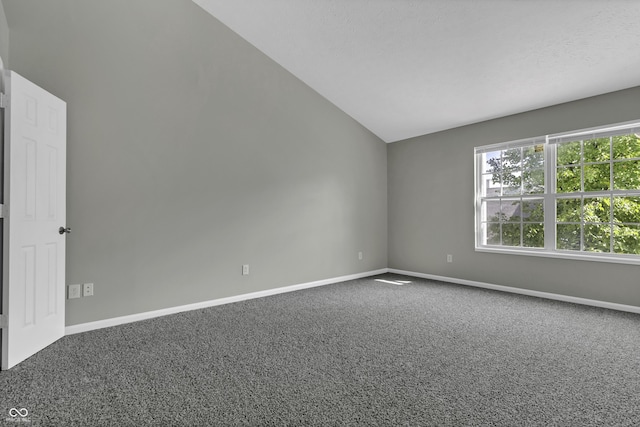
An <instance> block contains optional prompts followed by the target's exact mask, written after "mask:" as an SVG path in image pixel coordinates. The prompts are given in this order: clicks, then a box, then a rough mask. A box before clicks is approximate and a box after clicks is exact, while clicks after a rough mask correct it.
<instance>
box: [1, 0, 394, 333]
mask: <svg viewBox="0 0 640 427" xmlns="http://www.w3.org/2000/svg"><path fill="white" fill-rule="evenodd" d="M4 5H5V11H6V14H7V18H8V22H9V26H10V28H11V34H10V35H11V46H10V51H11V52H10V54H11V68H12V69H13V70H15V71H16V72H18V73H20V74H22V75H24V76H25V77H27V78H29V79H31V80H32V81H34V82H35V83H37V84H39V85H40V86H42V87H44V88H46V89H47V90H49V91H50V92H52V93H54V94H55V95H57V96H59V97H60V98H62V99H64V100H65V101H67V103H68V199H67V217H68V225H69V226H70V227H71V228H72V230H73V231H72V234H71V235H70V236H69V237H68V240H67V242H68V246H67V248H68V249H67V283H68V284H71V283H82V282H94V283H95V296H94V297H91V298H82V299H79V300H71V301H67V325H73V324H78V323H83V322H88V321H93V320H99V319H105V318H111V317H115V316H121V315H127V314H132V313H138V312H144V311H148V310H154V309H160V308H165V307H170V306H177V305H182V304H188V303H193V302H198V301H206V300H210V299H215V298H221V297H227V296H231V295H237V294H243V293H247V292H253V291H259V290H264V289H270V288H274V287H281V286H286V285H292V284H298V283H304V282H309V281H314V280H319V279H325V278H332V277H337V276H341V275H347V274H353V273H358V272H365V271H370V270H374V269H379V268H384V267H386V266H387V251H386V247H387V241H386V240H387V230H386V226H387V201H386V197H387V196H386V195H387V183H386V179H387V176H386V150H387V148H386V145H385V144H384V143H383V142H382V141H381V140H380V139H378V138H377V137H375V136H373V135H372V134H371V133H370V132H368V131H367V130H365V129H364V128H363V127H362V126H360V125H359V124H358V123H356V122H355V121H354V120H352V119H351V118H350V117H348V116H347V115H345V114H344V113H343V112H341V111H340V110H338V109H337V108H336V107H334V106H333V105H332V104H330V103H329V102H328V101H327V100H325V99H324V98H322V97H321V96H319V95H318V94H317V93H316V92H314V91H312V90H311V89H310V88H309V87H307V86H306V85H304V84H303V83H301V82H300V81H299V80H297V79H296V78H294V77H293V76H292V75H290V74H289V73H288V72H286V71H285V70H284V69H282V68H281V67H280V66H279V65H277V64H275V63H274V62H273V61H271V60H269V59H268V58H267V57H265V56H264V55H263V54H262V53H260V52H259V51H257V50H256V49H255V48H254V47H252V46H250V45H249V44H248V43H247V42H245V41H244V40H243V39H241V38H240V37H238V36H237V35H235V34H234V33H232V32H231V31H230V30H229V29H227V28H226V27H225V26H223V25H222V24H220V23H219V22H218V21H216V20H215V19H213V18H212V17H211V16H210V15H208V14H207V13H206V12H204V11H203V10H201V9H200V8H199V7H198V6H197V5H195V4H194V3H192V2H191V1H190V0H154V1H153V2H150V1H148V0H110V1H104V0H82V1H77V0H47V1H42V0H4ZM358 251H363V252H364V260H362V261H358V256H357V252H358ZM242 264H250V266H251V274H250V275H249V276H242V275H241V265H242Z"/></svg>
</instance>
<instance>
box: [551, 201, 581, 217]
mask: <svg viewBox="0 0 640 427" xmlns="http://www.w3.org/2000/svg"><path fill="white" fill-rule="evenodd" d="M580 211H581V206H580V199H558V200H556V221H557V222H580Z"/></svg>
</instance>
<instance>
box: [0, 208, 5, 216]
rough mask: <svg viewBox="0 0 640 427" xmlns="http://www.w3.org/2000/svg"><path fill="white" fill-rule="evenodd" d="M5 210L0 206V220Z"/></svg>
mask: <svg viewBox="0 0 640 427" xmlns="http://www.w3.org/2000/svg"><path fill="white" fill-rule="evenodd" d="M4 214H5V210H4V205H0V218H4Z"/></svg>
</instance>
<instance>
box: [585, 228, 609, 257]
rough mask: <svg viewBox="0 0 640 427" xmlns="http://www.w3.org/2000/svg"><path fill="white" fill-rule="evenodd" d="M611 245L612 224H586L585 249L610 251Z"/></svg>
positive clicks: (589, 250)
mask: <svg viewBox="0 0 640 427" xmlns="http://www.w3.org/2000/svg"><path fill="white" fill-rule="evenodd" d="M610 246H611V224H585V226H584V250H585V251H588V252H609V247H610Z"/></svg>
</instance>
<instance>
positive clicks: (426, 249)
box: [387, 87, 640, 306]
mask: <svg viewBox="0 0 640 427" xmlns="http://www.w3.org/2000/svg"><path fill="white" fill-rule="evenodd" d="M638 118H640V87H636V88H632V89H628V90H625V91H620V92H614V93H610V94H607V95H602V96H598V97H593V98H588V99H584V100H581V101H576V102H571V103H567V104H562V105H558V106H554V107H550V108H545V109H541V110H536V111H531V112H528V113H524V114H518V115H514V116H510V117H504V118H500V119H496V120H491V121H487V122H483V123H479V124H474V125H470V126H465V127H461V128H457V129H453V130H449V131H445V132H440V133H435V134H431V135H426V136H422V137H418V138H413V139H409V140H405V141H400V142H397V143H394V144H391V145H389V147H388V152H387V155H388V184H389V186H388V189H389V197H388V201H389V267H390V268H397V269H402V270H409V271H415V272H421V273H427V274H435V275H441V276H448V277H453V278H459V279H467V280H475V281H481V282H488V283H493V284H498V285H505V286H513V287H518V288H525V289H533V290H538V291H543V292H551V293H559V294H564V295H572V296H578V297H583V298H590V299H596V300H602V301H610V302H617V303H622V304H630V305H636V306H640V292H639V291H640V284H639V282H638V277H639V275H638V272H639V271H640V270H639V267H638V266H632V265H623V264H611V263H602V262H588V261H574V260H564V259H550V258H538V257H528V256H521V255H503V254H489V253H479V252H475V251H474V186H473V183H474V176H473V170H474V154H473V148H474V147H475V146H480V145H486V144H491V143H497V142H504V141H509V140H516V139H521V138H527V137H533V136H540V135H545V134H549V133H555V132H561V131H568V130H572V129H580V128H586V127H592V126H598V125H603V124H608V123H615V122H623V121H628V120H634V119H638ZM446 254H453V261H454V262H453V263H452V264H447V262H446Z"/></svg>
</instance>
